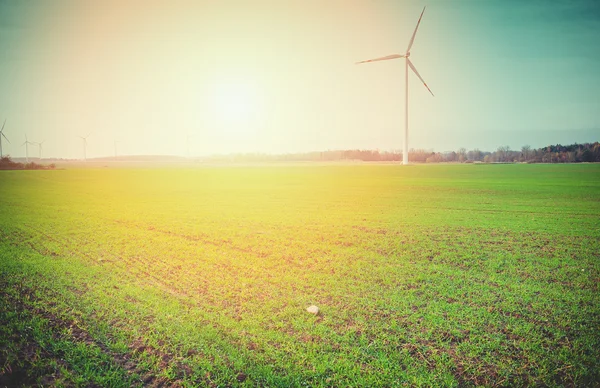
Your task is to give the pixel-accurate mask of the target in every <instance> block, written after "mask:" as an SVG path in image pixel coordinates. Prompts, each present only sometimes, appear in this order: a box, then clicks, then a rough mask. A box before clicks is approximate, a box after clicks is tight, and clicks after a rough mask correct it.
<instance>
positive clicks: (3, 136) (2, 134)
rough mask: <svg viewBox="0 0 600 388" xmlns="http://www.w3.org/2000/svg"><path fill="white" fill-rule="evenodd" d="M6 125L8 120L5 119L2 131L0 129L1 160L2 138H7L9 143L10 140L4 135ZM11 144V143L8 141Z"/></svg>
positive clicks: (0, 153)
mask: <svg viewBox="0 0 600 388" xmlns="http://www.w3.org/2000/svg"><path fill="white" fill-rule="evenodd" d="M5 125H6V119H4V124H2V129H0V158H1V157H2V138H5V139H6V141H8V138H7V137H6V135H5V134H4V126H5ZM8 143H9V144H10V141H8Z"/></svg>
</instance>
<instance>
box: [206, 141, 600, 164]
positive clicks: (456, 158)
mask: <svg viewBox="0 0 600 388" xmlns="http://www.w3.org/2000/svg"><path fill="white" fill-rule="evenodd" d="M208 159H209V160H210V161H217V162H218V161H224V162H225V161H226V162H269V161H288V162H300V161H336V160H357V161H358V160H361V161H369V162H397V161H401V160H402V151H383V152H382V151H378V150H359V149H355V150H336V151H324V152H306V153H294V154H280V155H268V154H257V153H248V154H235V155H227V156H224V155H223V156H213V157H210V158H208ZM408 160H409V161H410V162H411V163H474V162H483V163H515V162H521V163H581V162H600V143H598V142H595V143H585V144H572V145H568V146H563V145H560V144H558V145H552V146H548V147H543V148H538V149H533V148H531V147H530V146H528V145H526V146H523V147H521V149H520V150H511V149H510V147H509V146H502V147H498V149H497V150H496V151H494V152H487V151H481V150H479V149H477V148H476V149H473V150H470V151H467V150H466V149H465V148H460V149H458V150H457V151H448V152H433V151H432V150H423V149H411V150H410V151H409V154H408Z"/></svg>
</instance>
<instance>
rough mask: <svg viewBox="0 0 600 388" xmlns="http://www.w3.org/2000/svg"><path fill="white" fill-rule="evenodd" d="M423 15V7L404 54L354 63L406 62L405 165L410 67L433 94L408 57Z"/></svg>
mask: <svg viewBox="0 0 600 388" xmlns="http://www.w3.org/2000/svg"><path fill="white" fill-rule="evenodd" d="M424 13H425V7H423V11H422V12H421V16H419V21H418V22H417V26H416V27H415V32H413V35H412V38H410V42H408V48H407V49H406V52H405V53H404V54H392V55H388V56H385V57H380V58H375V59H369V60H366V61H360V62H356V64H357V65H358V64H360V63H367V62H376V61H386V60H388V59H397V58H404V59H405V62H406V66H405V71H404V83H405V84H404V85H405V87H406V90H405V102H406V105H405V110H406V114H405V117H404V150H403V151H402V164H404V165H407V164H408V68H409V67H410V68H411V70H412V71H413V72H414V73H415V74H416V75H417V77H419V79H420V80H421V82H423V85H425V87H426V88H427V90H429V93H431V95H432V96H433V92H432V91H431V89H429V86H427V84H426V83H425V81H423V78H422V77H421V75H420V74H419V72H418V71H417V68H416V67H415V65H413V63H412V62H411V61H410V59H409V57H410V49H411V47H412V45H413V42H414V41H415V35H417V30H418V29H419V24H421V19H422V18H423V14H424Z"/></svg>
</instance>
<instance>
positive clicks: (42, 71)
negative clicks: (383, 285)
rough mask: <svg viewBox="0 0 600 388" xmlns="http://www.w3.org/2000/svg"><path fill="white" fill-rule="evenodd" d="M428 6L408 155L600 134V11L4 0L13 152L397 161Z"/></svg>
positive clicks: (576, 3) (510, 5)
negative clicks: (347, 155) (360, 153)
mask: <svg viewBox="0 0 600 388" xmlns="http://www.w3.org/2000/svg"><path fill="white" fill-rule="evenodd" d="M424 6H427V8H426V10H425V14H424V15H423V19H422V21H421V24H420V26H419V30H418V32H417V35H416V38H415V41H414V45H413V47H412V49H411V57H410V58H411V61H412V62H413V63H414V65H415V66H416V68H417V70H418V71H419V73H420V74H421V76H422V77H423V78H424V80H425V82H427V84H428V86H429V87H430V88H431V90H432V91H433V93H434V94H435V97H433V96H431V95H430V94H429V92H428V91H427V89H426V88H425V87H424V86H423V85H422V84H421V83H420V81H419V79H418V78H417V77H416V76H415V75H414V74H412V73H410V74H409V82H408V83H409V85H408V86H409V147H410V148H417V149H431V150H434V151H440V152H444V151H451V150H457V149H459V148H461V147H464V148H466V149H468V150H469V149H474V148H479V149H481V150H486V151H493V150H495V149H497V148H498V147H500V146H509V147H511V149H520V148H521V146H523V145H526V144H527V145H530V146H532V147H534V148H537V147H542V146H546V145H549V144H558V143H561V144H571V143H575V142H578V143H583V142H591V141H598V140H600V93H599V90H600V71H599V70H598V69H600V44H598V42H599V41H600V2H599V1H597V0H528V1H521V0H390V1H384V0H380V1H376V0H330V1H321V0H303V1H300V0H285V1H281V0H252V1H250V0H237V1H228V0H220V1H217V0H214V1H208V0H205V1H203V0H194V1H192V0H190V1H182V0H171V1H167V0H164V1H159V0H143V1H142V0H129V1H121V0H102V1H100V0H98V1H94V0H53V1H46V0H0V120H4V119H6V126H5V129H4V134H5V135H6V136H7V138H8V139H9V141H10V143H8V142H6V141H5V139H3V142H2V147H3V153H4V154H10V155H11V156H13V157H22V156H25V146H23V145H22V144H23V142H24V141H25V138H26V136H27V139H29V141H33V142H42V141H43V155H42V156H43V157H60V158H83V152H84V149H83V140H82V139H81V138H80V136H88V135H89V136H88V137H87V148H86V153H87V157H88V158H90V157H102V156H113V155H114V154H115V148H116V152H117V154H118V155H125V154H127V155H180V156H198V155H211V154H222V153H234V152H253V153H254V152H260V153H287V152H304V151H322V150H337V149H356V148H359V149H379V150H382V151H389V150H400V149H402V147H403V141H404V140H403V139H404V135H403V134H404V120H405V110H404V105H405V86H406V85H405V80H404V70H405V68H404V66H405V64H404V62H405V61H404V60H403V59H396V60H389V61H380V62H375V63H366V64H361V65H356V64H355V62H357V61H361V60H366V59H371V58H376V57H381V56H385V55H390V54H403V53H404V52H405V51H406V48H407V45H408V42H409V40H410V37H411V35H412V33H413V31H414V28H415V26H416V23H417V20H418V18H419V15H420V13H421V11H422V9H423V7H424ZM38 153H39V148H38V147H34V146H31V147H30V149H29V155H30V156H38Z"/></svg>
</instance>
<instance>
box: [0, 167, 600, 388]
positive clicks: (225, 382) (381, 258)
mask: <svg viewBox="0 0 600 388" xmlns="http://www.w3.org/2000/svg"><path fill="white" fill-rule="evenodd" d="M599 282H600V165H593V164H587V165H448V166H445V165H432V166H430V165H424V166H408V167H402V166H394V165H367V164H364V165H333V164H332V165H297V166H290V165H288V166H273V165H271V166H254V167H250V166H247V167H231V166H229V167H227V166H225V167H205V168H180V169H156V168H152V169H142V168H139V169H133V168H123V169H118V168H114V169H87V170H86V169H75V170H57V171H0V306H1V307H0V386H4V385H8V386H11V385H18V384H24V385H36V384H43V385H55V386H94V385H96V386H115V387H116V386H123V387H129V386H136V385H137V386H142V385H144V386H177V385H179V386H214V387H216V386H219V387H223V386H281V387H288V386H298V387H299V386H335V387H345V386H469V385H485V386H515V385H516V386H523V385H545V386H598V384H600V351H599V349H600V332H599V330H600V294H599V291H600V290H599ZM312 304H314V305H317V306H318V307H319V308H320V312H319V314H318V315H316V316H315V315H312V314H310V313H308V312H307V311H306V308H307V307H308V306H310V305H312Z"/></svg>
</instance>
